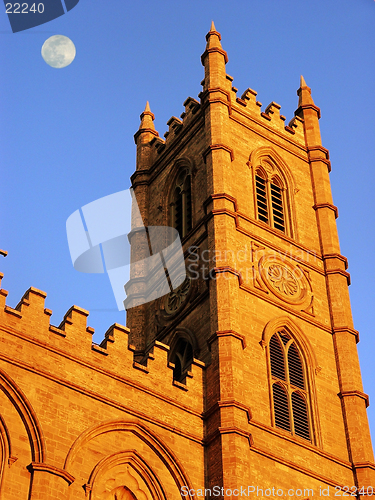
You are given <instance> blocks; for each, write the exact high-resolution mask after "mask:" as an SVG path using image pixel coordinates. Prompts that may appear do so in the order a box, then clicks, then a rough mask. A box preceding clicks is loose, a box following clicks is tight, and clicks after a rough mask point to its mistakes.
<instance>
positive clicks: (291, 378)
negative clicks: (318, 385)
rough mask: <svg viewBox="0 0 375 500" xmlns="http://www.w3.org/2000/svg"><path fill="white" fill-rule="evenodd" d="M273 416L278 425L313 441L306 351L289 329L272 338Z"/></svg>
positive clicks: (270, 362) (274, 422) (270, 348)
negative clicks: (302, 350) (304, 353)
mask: <svg viewBox="0 0 375 500" xmlns="http://www.w3.org/2000/svg"><path fill="white" fill-rule="evenodd" d="M268 352H269V364H270V385H271V394H272V410H273V412H272V419H273V424H274V425H275V427H278V428H280V429H284V430H286V431H289V432H290V433H291V434H292V435H294V436H299V437H301V438H303V439H306V440H308V441H311V439H312V432H311V412H310V405H309V392H308V385H307V378H306V366H305V363H304V360H303V357H302V354H301V352H300V350H299V348H298V346H297V344H296V342H295V341H294V339H293V338H292V337H291V335H290V334H289V333H288V332H287V331H286V330H280V331H278V332H276V333H274V334H273V335H272V337H271V339H270V341H269V345H268Z"/></svg>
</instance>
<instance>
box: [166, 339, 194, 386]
mask: <svg viewBox="0 0 375 500" xmlns="http://www.w3.org/2000/svg"><path fill="white" fill-rule="evenodd" d="M193 357H194V356H193V346H192V345H191V344H190V342H188V341H187V340H186V339H184V338H180V339H178V341H177V343H176V346H175V348H174V350H173V353H172V356H171V358H170V361H171V362H172V363H173V364H174V365H175V366H174V369H173V380H177V382H184V380H185V378H186V374H187V372H188V370H189V369H190V367H191V364H192V362H193Z"/></svg>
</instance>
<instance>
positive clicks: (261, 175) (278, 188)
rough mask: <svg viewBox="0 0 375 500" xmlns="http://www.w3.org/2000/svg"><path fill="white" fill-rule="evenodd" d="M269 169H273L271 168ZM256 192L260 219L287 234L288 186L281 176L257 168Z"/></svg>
mask: <svg viewBox="0 0 375 500" xmlns="http://www.w3.org/2000/svg"><path fill="white" fill-rule="evenodd" d="M267 170H271V168H268V169H267ZM255 194H256V210H257V218H258V220H260V221H262V222H265V223H266V224H268V225H269V226H270V227H273V228H275V229H277V230H279V231H281V232H282V233H286V234H287V233H288V221H287V218H286V207H287V199H286V188H285V186H284V183H283V182H282V180H281V179H280V177H279V176H278V175H270V174H269V173H268V172H267V171H266V169H263V168H257V169H256V172H255Z"/></svg>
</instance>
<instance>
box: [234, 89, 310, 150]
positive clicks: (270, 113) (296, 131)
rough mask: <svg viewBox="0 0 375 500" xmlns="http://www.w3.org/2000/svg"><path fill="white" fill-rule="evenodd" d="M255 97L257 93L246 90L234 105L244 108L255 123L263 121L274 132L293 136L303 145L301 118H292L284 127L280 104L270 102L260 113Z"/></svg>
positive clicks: (284, 118) (259, 103)
mask: <svg viewBox="0 0 375 500" xmlns="http://www.w3.org/2000/svg"><path fill="white" fill-rule="evenodd" d="M232 89H234V87H232ZM235 90H237V89H235ZM256 96H257V92H256V91H255V90H253V89H250V88H248V89H246V90H245V92H244V93H243V94H242V95H241V97H240V98H238V97H236V98H235V104H237V105H239V106H241V107H243V108H245V109H246V112H248V113H249V115H250V116H251V118H256V119H257V121H263V120H265V121H266V122H267V125H268V126H269V127H271V128H273V129H274V130H275V131H277V132H279V133H281V134H285V135H286V136H289V137H290V136H294V137H293V138H294V140H296V141H297V142H302V144H304V143H305V135H304V128H303V119H302V118H300V117H298V116H294V117H293V118H292V119H291V121H290V122H289V123H288V125H285V120H286V117H285V116H284V115H282V114H281V113H280V109H281V106H280V104H277V103H276V102H274V101H272V102H271V103H270V104H269V105H268V106H267V107H266V109H265V110H264V111H262V103H261V102H259V101H258V100H257V98H256Z"/></svg>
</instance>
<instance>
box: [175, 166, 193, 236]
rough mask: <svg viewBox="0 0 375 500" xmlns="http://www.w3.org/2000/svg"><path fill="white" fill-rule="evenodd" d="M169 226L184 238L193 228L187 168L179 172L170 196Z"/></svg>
mask: <svg viewBox="0 0 375 500" xmlns="http://www.w3.org/2000/svg"><path fill="white" fill-rule="evenodd" d="M170 207H171V223H172V224H171V225H172V226H173V227H175V228H176V229H177V231H178V232H179V234H180V237H181V238H184V237H185V236H186V235H187V234H188V232H189V231H190V230H191V228H192V227H193V221H192V204H191V175H190V171H189V169H188V168H185V169H183V170H181V171H180V173H179V174H178V176H177V179H176V182H175V185H174V187H173V190H172V196H171V203H170Z"/></svg>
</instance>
